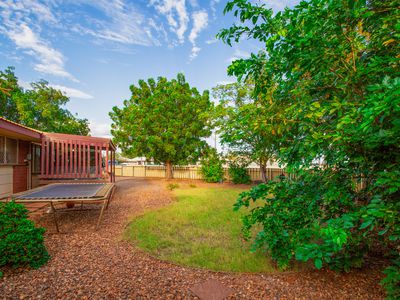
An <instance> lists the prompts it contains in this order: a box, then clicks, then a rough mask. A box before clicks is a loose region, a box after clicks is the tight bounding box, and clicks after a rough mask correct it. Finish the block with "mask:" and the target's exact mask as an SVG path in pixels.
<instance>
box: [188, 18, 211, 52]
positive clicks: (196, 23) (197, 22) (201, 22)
mask: <svg viewBox="0 0 400 300" xmlns="http://www.w3.org/2000/svg"><path fill="white" fill-rule="evenodd" d="M192 19H193V27H192V30H191V31H190V34H189V41H190V42H191V43H192V45H193V47H192V52H191V54H190V59H191V60H192V59H194V58H195V57H196V56H197V55H198V54H199V52H200V50H201V48H199V47H197V45H196V40H197V37H198V36H199V33H200V32H201V31H202V30H203V29H204V28H206V27H207V25H208V14H207V13H206V12H205V11H196V12H194V13H193V14H192Z"/></svg>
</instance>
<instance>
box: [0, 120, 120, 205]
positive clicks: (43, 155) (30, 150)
mask: <svg viewBox="0 0 400 300" xmlns="http://www.w3.org/2000/svg"><path fill="white" fill-rule="evenodd" d="M114 160H115V146H114V145H113V143H112V142H111V140H110V139H106V138H98V137H89V136H79V135H71V134H56V133H46V132H41V131H38V130H35V129H32V128H29V127H26V126H22V125H20V124H17V123H15V122H11V121H9V120H6V119H4V118H2V117H0V198H3V197H7V196H9V195H11V194H14V193H18V192H22V191H25V190H28V189H31V188H34V187H37V186H39V185H40V184H43V183H49V182H55V181H63V182H64V181H67V180H91V181H93V180H102V181H111V182H113V181H114V180H115V176H114V173H115V172H114V164H110V162H112V161H114Z"/></svg>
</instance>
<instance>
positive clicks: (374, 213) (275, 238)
mask: <svg viewBox="0 0 400 300" xmlns="http://www.w3.org/2000/svg"><path fill="white" fill-rule="evenodd" d="M231 11H233V13H234V15H235V16H237V18H238V20H239V23H238V24H234V25H233V26H232V27H230V28H227V29H223V30H222V31H221V32H220V33H219V38H221V39H222V40H224V41H225V42H226V43H228V44H229V45H230V44H232V43H233V42H239V41H240V38H242V37H247V38H250V39H254V40H257V41H259V42H261V43H262V44H263V45H264V49H263V50H262V51H260V52H259V53H258V54H252V55H251V57H250V58H249V59H242V60H237V61H234V62H233V63H232V64H231V66H230V67H229V69H228V72H229V74H231V75H235V76H238V77H239V78H246V77H250V78H251V79H252V80H253V81H254V84H255V87H254V88H255V94H256V96H258V97H262V98H264V99H267V95H269V97H268V99H269V100H270V101H271V104H270V105H269V106H265V107H266V109H267V111H268V110H269V109H270V108H271V107H272V108H274V111H275V112H276V113H277V114H276V115H275V118H272V117H273V114H272V113H269V112H267V114H266V115H267V116H268V120H269V121H272V122H273V123H274V124H277V126H278V128H279V132H280V133H281V137H280V139H279V140H278V141H276V146H277V149H278V150H279V151H278V158H279V160H280V161H282V162H283V163H285V164H287V168H288V170H289V172H291V173H294V174H295V175H296V178H294V179H290V180H284V181H282V182H280V183H275V182H273V183H269V184H267V185H261V186H258V187H256V188H254V189H253V190H252V191H250V192H248V193H244V194H243V195H242V196H241V197H240V198H239V200H238V204H237V209H239V208H240V207H246V206H248V203H249V201H262V203H263V205H259V206H257V208H256V209H253V210H251V211H250V213H249V215H248V217H247V219H245V229H246V230H249V228H250V227H252V226H253V225H254V224H256V223H259V224H261V225H262V226H263V228H264V229H263V230H262V231H260V233H259V234H258V236H257V238H256V244H255V245H256V247H260V248H263V249H265V250H266V251H268V252H270V253H271V254H272V257H273V258H275V259H276V260H277V261H278V263H279V264H280V265H281V266H282V267H285V266H287V265H288V264H289V262H290V261H291V259H292V258H296V259H298V260H308V259H311V260H313V261H314V263H315V266H316V267H317V268H321V267H323V266H327V267H330V268H333V269H345V270H348V269H349V268H351V267H352V266H358V265H360V264H362V262H363V257H364V256H365V255H366V254H368V253H369V252H370V251H372V250H371V249H373V248H376V247H379V248H381V249H382V250H383V251H384V252H386V254H387V255H391V256H392V257H393V258H395V259H396V257H397V259H398V257H399V252H398V247H399V237H400V216H399V211H400V201H399V195H400V191H399V187H400V181H399V178H400V170H399V158H400V151H399V150H400V149H399V147H400V121H399V120H400V97H399V96H400V95H399V94H400V93H399V92H400V77H399V74H400V72H399V71H400V69H399V56H398V53H399V48H400V47H399V37H400V34H399V32H400V30H399V29H400V18H399V7H398V1H393V0H389V1H388V0H386V1H383V0H377V1H353V0H338V1H328V0H310V1H302V2H301V3H300V4H299V5H297V6H296V7H295V8H293V9H288V8H287V9H285V11H283V12H279V13H277V14H275V15H274V14H273V12H272V11H271V10H269V9H266V8H265V6H263V5H256V4H252V3H251V2H250V1H245V0H234V1H230V2H228V3H227V5H226V8H225V12H226V13H228V12H231ZM269 107H270V108H269ZM318 161H320V162H323V164H322V165H319V164H316V162H318ZM271 197H272V198H271ZM396 249H397V250H396ZM393 270H395V271H396V270H398V263H397V264H396V266H393V267H392V268H391V269H388V270H387V271H386V274H391V277H390V279H388V280H386V281H385V284H386V286H387V290H388V295H389V297H392V298H396V295H398V293H399V289H398V286H399V283H398V278H399V277H398V276H397V277H396V276H395V275H393V274H394V272H395V271H393ZM396 280H397V281H396ZM396 282H397V283H396ZM396 286H397V292H396V291H395V290H396ZM396 293H397V294H396Z"/></svg>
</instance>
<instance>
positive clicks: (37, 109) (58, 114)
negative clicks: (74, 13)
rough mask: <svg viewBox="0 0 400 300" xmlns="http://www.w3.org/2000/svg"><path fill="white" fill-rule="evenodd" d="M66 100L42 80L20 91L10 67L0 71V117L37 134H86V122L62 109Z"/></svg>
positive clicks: (67, 99) (20, 88)
mask: <svg viewBox="0 0 400 300" xmlns="http://www.w3.org/2000/svg"><path fill="white" fill-rule="evenodd" d="M68 101H69V98H68V97H67V96H65V95H64V94H63V93H62V92H61V91H59V90H57V89H54V88H52V87H50V86H49V84H48V82H46V81H39V82H34V83H32V84H31V88H30V89H23V88H22V87H21V86H20V85H19V84H18V79H17V77H16V76H15V74H14V69H13V68H7V69H6V70H4V71H0V115H1V116H2V117H4V118H6V119H9V120H11V121H14V122H17V123H19V124H22V125H25V126H29V127H32V128H35V129H38V130H41V131H47V132H58V133H70V134H79V135H87V134H88V133H89V131H90V129H89V123H88V120H87V119H79V118H78V117H77V116H74V115H73V114H72V113H71V112H70V111H69V110H68V109H66V108H65V105H66V104H67V103H68Z"/></svg>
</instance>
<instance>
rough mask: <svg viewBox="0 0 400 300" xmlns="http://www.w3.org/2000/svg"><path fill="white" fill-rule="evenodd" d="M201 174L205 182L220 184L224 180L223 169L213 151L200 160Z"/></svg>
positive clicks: (216, 154)
mask: <svg viewBox="0 0 400 300" xmlns="http://www.w3.org/2000/svg"><path fill="white" fill-rule="evenodd" d="M201 174H202V175H203V178H204V180H205V181H206V182H222V181H223V180H224V168H223V167H222V160H221V159H220V158H219V156H218V153H217V152H216V151H215V150H213V151H210V152H209V153H208V155H207V156H205V157H204V158H203V159H202V160H201Z"/></svg>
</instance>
